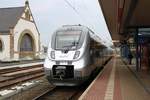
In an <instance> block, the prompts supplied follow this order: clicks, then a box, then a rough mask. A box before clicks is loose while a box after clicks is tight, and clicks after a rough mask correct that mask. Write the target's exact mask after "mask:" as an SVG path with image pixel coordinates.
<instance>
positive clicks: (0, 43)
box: [0, 40, 3, 52]
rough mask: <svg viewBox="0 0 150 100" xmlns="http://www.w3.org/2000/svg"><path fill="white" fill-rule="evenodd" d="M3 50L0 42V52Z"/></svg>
mask: <svg viewBox="0 0 150 100" xmlns="http://www.w3.org/2000/svg"><path fill="white" fill-rule="evenodd" d="M2 50H3V44H2V41H1V40H0V52H1V51H2Z"/></svg>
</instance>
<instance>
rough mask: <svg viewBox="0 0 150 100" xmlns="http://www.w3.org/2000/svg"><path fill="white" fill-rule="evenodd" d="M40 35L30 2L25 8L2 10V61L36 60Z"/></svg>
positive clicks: (0, 15) (0, 26)
mask: <svg viewBox="0 0 150 100" xmlns="http://www.w3.org/2000/svg"><path fill="white" fill-rule="evenodd" d="M39 51H40V34H39V32H38V29H37V26H36V24H35V21H34V18H33V16H32V12H31V10H30V7H29V3H28V1H26V2H25V6H23V7H11V8H0V60H3V59H6V58H7V59H20V58H27V57H30V58H35V57H36V56H37V55H38V53H39Z"/></svg>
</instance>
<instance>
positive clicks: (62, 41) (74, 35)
mask: <svg viewBox="0 0 150 100" xmlns="http://www.w3.org/2000/svg"><path fill="white" fill-rule="evenodd" d="M81 33H82V32H81V31H59V32H57V33H56V41H55V49H68V50H75V49H78V48H79V47H80V46H81V43H80V37H81Z"/></svg>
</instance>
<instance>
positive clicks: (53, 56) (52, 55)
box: [51, 51, 55, 59]
mask: <svg viewBox="0 0 150 100" xmlns="http://www.w3.org/2000/svg"><path fill="white" fill-rule="evenodd" d="M51 58H52V59H55V51H51Z"/></svg>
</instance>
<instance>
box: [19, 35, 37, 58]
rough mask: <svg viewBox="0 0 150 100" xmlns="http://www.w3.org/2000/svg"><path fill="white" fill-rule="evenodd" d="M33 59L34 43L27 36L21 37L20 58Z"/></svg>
mask: <svg viewBox="0 0 150 100" xmlns="http://www.w3.org/2000/svg"><path fill="white" fill-rule="evenodd" d="M24 57H34V41H33V38H32V37H31V36H30V35H29V34H25V35H24V36H23V37H22V40H21V44H20V58H24Z"/></svg>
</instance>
